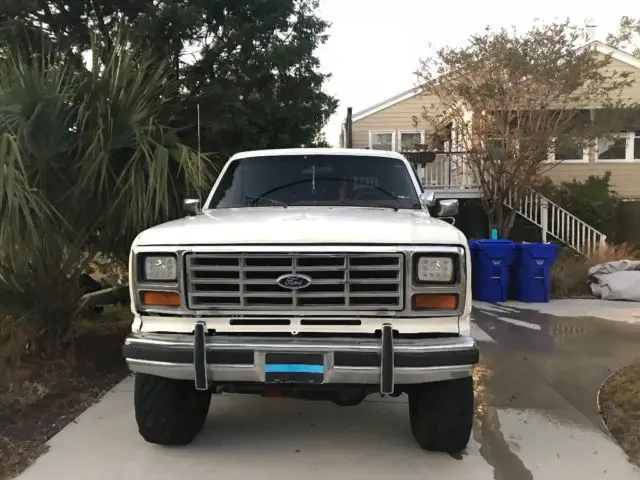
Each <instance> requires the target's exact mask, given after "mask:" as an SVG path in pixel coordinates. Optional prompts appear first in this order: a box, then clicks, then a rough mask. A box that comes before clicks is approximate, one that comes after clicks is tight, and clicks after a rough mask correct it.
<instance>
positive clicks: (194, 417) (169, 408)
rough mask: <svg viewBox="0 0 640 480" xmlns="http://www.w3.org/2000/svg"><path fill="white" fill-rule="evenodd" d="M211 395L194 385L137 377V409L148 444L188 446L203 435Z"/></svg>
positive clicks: (139, 427)
mask: <svg viewBox="0 0 640 480" xmlns="http://www.w3.org/2000/svg"><path fill="white" fill-rule="evenodd" d="M210 404H211V392H202V391H198V390H196V389H195V387H194V384H193V382H188V381H182V380H172V379H169V378H162V377H156V376H153V375H145V374H142V373H137V374H136V376H135V387H134V405H135V412H136V422H137V424H138V431H139V432H140V435H142V438H144V439H145V440H146V441H147V442H149V443H157V444H159V445H186V444H188V443H191V442H192V441H193V439H194V438H195V437H196V436H197V435H198V433H200V430H202V427H203V426H204V422H205V420H206V419H207V413H208V412H209V405H210Z"/></svg>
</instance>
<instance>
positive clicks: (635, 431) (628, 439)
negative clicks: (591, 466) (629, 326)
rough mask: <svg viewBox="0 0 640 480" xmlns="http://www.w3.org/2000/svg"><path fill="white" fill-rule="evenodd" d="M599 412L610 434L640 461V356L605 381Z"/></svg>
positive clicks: (630, 454)
mask: <svg viewBox="0 0 640 480" xmlns="http://www.w3.org/2000/svg"><path fill="white" fill-rule="evenodd" d="M600 413H601V414H602V418H603V420H604V422H605V424H606V425H607V428H608V429H609V431H610V432H611V435H613V437H614V438H615V439H616V441H617V442H618V443H619V444H620V446H621V447H622V448H623V450H624V451H625V452H626V453H627V454H628V455H629V458H631V460H632V461H633V462H634V463H636V464H637V465H640V360H638V361H636V362H635V363H633V364H632V365H629V366H627V367H624V368H622V369H621V370H619V371H618V372H616V373H615V374H613V375H612V376H610V377H609V379H608V380H607V381H606V382H605V384H604V385H603V386H602V390H601V391H600Z"/></svg>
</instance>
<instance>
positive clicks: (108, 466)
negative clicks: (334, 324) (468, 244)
mask: <svg viewBox="0 0 640 480" xmlns="http://www.w3.org/2000/svg"><path fill="white" fill-rule="evenodd" d="M528 308H530V307H528ZM546 308H547V310H545V313H540V312H536V311H534V310H525V309H524V308H521V307H513V306H508V307H495V306H489V305H479V306H478V308H476V310H475V312H474V329H473V332H474V335H475V336H476V338H478V340H479V341H480V343H481V352H482V359H481V364H480V365H479V366H478V368H477V371H476V380H477V388H476V401H477V405H478V406H477V413H476V422H475V428H474V434H473V438H472V440H471V443H470V445H469V448H468V449H467V451H466V452H465V453H464V454H462V455H460V456H457V457H456V458H454V457H451V456H448V455H445V454H434V453H426V452H424V451H422V450H420V449H419V448H418V447H417V446H416V445H415V443H414V441H413V438H412V437H411V433H410V430H409V422H408V412H407V405H406V398H405V397H400V398H397V399H387V398H385V399H381V398H379V397H376V396H371V397H369V398H368V400H367V401H365V402H364V403H363V404H362V405H360V406H357V407H344V408H341V407H337V406H335V405H333V404H331V403H328V402H327V403H325V402H304V401H295V400H289V399H264V398H260V397H255V396H240V395H222V396H215V397H214V400H213V402H212V408H211V412H210V415H209V419H208V423H207V426H206V427H205V430H204V431H203V433H202V434H201V435H200V436H199V437H198V439H197V441H196V442H195V443H194V444H192V445H190V446H188V447H180V448H163V447H157V446H153V445H148V444H146V443H144V442H143V441H142V440H141V438H140V437H139V436H138V434H137V431H136V426H135V422H134V419H133V409H132V386H133V385H132V382H131V379H127V380H125V381H124V382H123V383H121V384H120V385H118V386H117V387H116V388H115V389H114V390H113V391H112V392H110V393H109V394H108V395H106V396H105V397H104V399H103V400H102V401H101V402H99V403H98V404H96V405H95V406H93V407H92V408H90V409H89V410H87V411H86V412H85V413H84V414H83V415H81V416H80V417H79V418H78V419H77V421H76V422H75V423H73V424H71V425H70V426H69V427H67V428H66V429H65V430H63V431H62V432H61V433H60V434H59V435H57V436H56V437H54V438H53V439H52V440H51V442H50V451H49V452H48V453H47V454H45V455H43V456H42V457H41V458H40V459H39V460H38V461H37V462H36V463H35V464H34V465H33V466H32V467H31V468H30V469H28V470H27V471H26V472H25V473H24V474H22V475H21V476H20V477H19V478H20V480H45V479H50V478H60V479H69V480H71V479H83V480H84V479H91V480H101V479H104V480H115V479H140V478H153V479H177V478H191V479H196V478H197V479H200V478H220V479H224V480H226V479H229V480H233V479H246V478H268V479H271V478H273V479H276V478H277V479H282V480H284V479H292V480H293V479H295V480H299V479H306V480H320V479H332V480H333V479H358V478H363V479H364V478H366V479H389V478H394V479H411V480H414V479H416V478H446V479H448V480H456V479H465V480H466V479H478V480H482V479H496V480H528V479H556V478H589V479H594V480H595V479H615V480H627V479H640V470H638V469H637V468H634V467H633V466H632V465H631V464H630V463H629V462H628V461H627V459H626V457H625V455H624V453H623V452H622V451H621V450H620V449H619V447H618V446H617V445H616V444H615V443H614V442H612V441H611V440H610V438H609V437H608V436H607V434H606V432H605V430H604V427H603V425H602V423H601V422H600V419H599V416H598V412H597V407H596V400H595V395H596V392H597V389H598V386H599V385H600V383H601V382H602V379H603V378H604V377H605V376H606V375H607V373H608V372H609V371H611V370H614V369H616V368H618V367H619V366H620V365H623V364H625V363H627V362H629V361H630V360H631V359H632V358H633V357H634V356H635V355H637V353H636V352H637V345H638V342H639V341H640V325H632V324H629V323H624V322H617V323H616V322H612V321H605V320H601V319H596V318H586V317H581V318H576V317H570V316H568V315H569V314H570V312H571V311H572V310H571V309H568V310H567V311H562V312H560V314H561V315H563V316H552V315H549V313H548V312H549V310H548V308H549V307H546ZM602 308H605V309H606V307H602ZM573 311H577V310H575V309H574V310H573ZM586 311H587V312H589V311H594V310H593V309H592V308H591V309H587V310H586ZM629 311H632V310H629ZM608 315H610V316H612V317H615V318H616V319H619V318H620V316H621V315H622V314H611V312H609V314H608ZM602 316H605V317H606V315H605V314H602ZM629 317H630V319H632V318H633V315H631V314H630V315H629ZM630 321H632V320H630Z"/></svg>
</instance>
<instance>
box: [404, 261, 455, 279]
mask: <svg viewBox="0 0 640 480" xmlns="http://www.w3.org/2000/svg"><path fill="white" fill-rule="evenodd" d="M414 266H415V274H414V276H415V279H416V281H418V282H420V283H453V282H454V280H455V273H456V272H455V264H454V259H453V257H451V256H435V255H434V256H431V255H429V256H425V255H423V256H420V257H418V260H417V262H414Z"/></svg>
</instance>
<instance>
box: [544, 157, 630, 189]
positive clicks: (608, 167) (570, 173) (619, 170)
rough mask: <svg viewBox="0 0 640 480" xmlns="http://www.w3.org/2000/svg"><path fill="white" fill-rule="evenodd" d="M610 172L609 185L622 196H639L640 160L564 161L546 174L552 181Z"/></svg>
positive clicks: (559, 181)
mask: <svg viewBox="0 0 640 480" xmlns="http://www.w3.org/2000/svg"><path fill="white" fill-rule="evenodd" d="M607 171H609V172H611V187H612V188H613V190H615V191H616V193H617V194H618V195H620V196H622V197H638V196H640V162H634V163H624V164H623V163H611V164H606V163H565V164H558V165H557V166H555V167H553V169H551V170H549V172H548V173H547V176H548V177H549V178H550V179H551V180H552V181H553V182H554V183H561V182H570V181H572V180H577V181H579V182H580V181H584V180H586V179H587V177H589V176H591V175H596V176H602V175H604V174H605V172H607Z"/></svg>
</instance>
